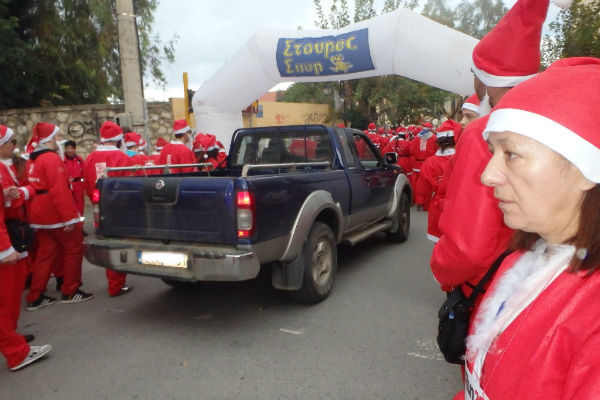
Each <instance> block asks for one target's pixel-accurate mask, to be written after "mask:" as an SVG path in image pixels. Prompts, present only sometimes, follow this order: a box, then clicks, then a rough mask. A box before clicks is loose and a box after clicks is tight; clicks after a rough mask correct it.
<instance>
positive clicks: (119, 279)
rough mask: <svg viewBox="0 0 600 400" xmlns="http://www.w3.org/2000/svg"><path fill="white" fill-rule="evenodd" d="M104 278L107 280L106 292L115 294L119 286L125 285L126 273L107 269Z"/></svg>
mask: <svg viewBox="0 0 600 400" xmlns="http://www.w3.org/2000/svg"><path fill="white" fill-rule="evenodd" d="M106 279H107V280H108V294H109V295H111V296H115V295H117V294H118V293H119V291H120V290H121V288H122V287H123V286H125V283H126V281H127V274H124V273H122V272H117V271H113V270H112V269H107V270H106Z"/></svg>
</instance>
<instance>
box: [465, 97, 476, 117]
mask: <svg viewBox="0 0 600 400" xmlns="http://www.w3.org/2000/svg"><path fill="white" fill-rule="evenodd" d="M462 109H463V110H471V111H473V112H474V113H476V114H479V97H477V95H476V94H474V95H472V96H471V97H469V98H468V99H466V100H465V102H464V103H463V105H462Z"/></svg>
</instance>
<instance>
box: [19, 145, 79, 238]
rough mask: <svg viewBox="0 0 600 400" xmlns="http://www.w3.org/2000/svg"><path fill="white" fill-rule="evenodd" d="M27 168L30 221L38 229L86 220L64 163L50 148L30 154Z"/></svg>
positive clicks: (54, 227) (60, 226)
mask: <svg viewBox="0 0 600 400" xmlns="http://www.w3.org/2000/svg"><path fill="white" fill-rule="evenodd" d="M30 159H31V161H32V163H31V164H30V166H29V169H28V170H27V178H28V180H29V187H30V192H32V191H35V193H36V195H35V196H34V197H33V198H32V199H31V206H30V210H29V224H30V225H31V227H32V228H37V229H56V228H62V227H64V226H67V225H71V224H75V223H77V222H81V221H83V217H82V216H80V215H79V213H78V212H77V208H76V206H75V200H73V195H72V194H71V189H70V182H69V176H68V175H67V172H66V171H65V163H64V162H63V160H61V159H60V157H59V156H58V154H56V152H54V151H53V150H50V149H41V150H37V151H34V152H33V153H31V158H30Z"/></svg>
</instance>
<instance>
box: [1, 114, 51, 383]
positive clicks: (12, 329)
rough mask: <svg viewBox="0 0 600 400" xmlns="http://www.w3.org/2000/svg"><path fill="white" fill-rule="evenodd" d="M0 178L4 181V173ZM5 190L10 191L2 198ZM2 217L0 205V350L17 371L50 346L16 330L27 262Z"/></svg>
mask: <svg viewBox="0 0 600 400" xmlns="http://www.w3.org/2000/svg"><path fill="white" fill-rule="evenodd" d="M7 133H9V135H8V137H9V138H10V137H11V136H12V129H10V128H7V127H6V126H3V125H0V142H4V143H2V145H0V147H2V146H3V145H5V144H6V142H7V141H5V138H6V136H7ZM0 151H1V150H0ZM2 165H4V164H2ZM5 172H6V171H4V172H3V173H5ZM2 178H3V179H2V181H3V182H4V181H5V180H6V179H5V178H4V175H3V176H2ZM9 179H12V177H11V178H9ZM2 185H3V184H2ZM2 185H0V186H2ZM2 188H4V186H2ZM15 191H16V187H15V186H14V185H12V187H7V188H4V189H3V190H0V202H1V203H2V204H6V200H7V198H9V197H16V196H19V194H18V193H15ZM5 192H7V194H9V193H12V194H9V197H6V198H5V197H4V193H5ZM13 201H14V200H13ZM5 219H6V215H5V211H4V207H0V352H1V353H2V355H3V356H4V358H5V359H6V365H7V366H8V368H9V369H10V370H11V371H17V370H19V369H21V368H23V367H25V366H27V365H29V364H31V363H33V362H35V361H37V360H39V359H40V358H42V357H43V356H45V355H46V354H47V353H48V352H49V351H50V350H52V346H51V345H49V344H45V345H43V346H29V345H28V344H27V340H26V338H25V337H24V336H23V335H20V334H18V333H17V332H16V329H17V322H18V319H19V314H20V310H21V294H22V293H23V286H24V284H25V279H26V277H27V265H26V263H25V262H24V260H25V257H26V254H25V255H24V254H23V253H21V254H19V253H17V251H16V250H15V249H14V248H13V247H12V244H11V241H10V238H9V236H8V232H7V230H6V226H5V223H4V221H5Z"/></svg>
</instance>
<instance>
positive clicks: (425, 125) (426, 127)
mask: <svg viewBox="0 0 600 400" xmlns="http://www.w3.org/2000/svg"><path fill="white" fill-rule="evenodd" d="M423 129H433V125H432V124H431V122H429V121H427V122H425V123H424V124H423Z"/></svg>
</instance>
